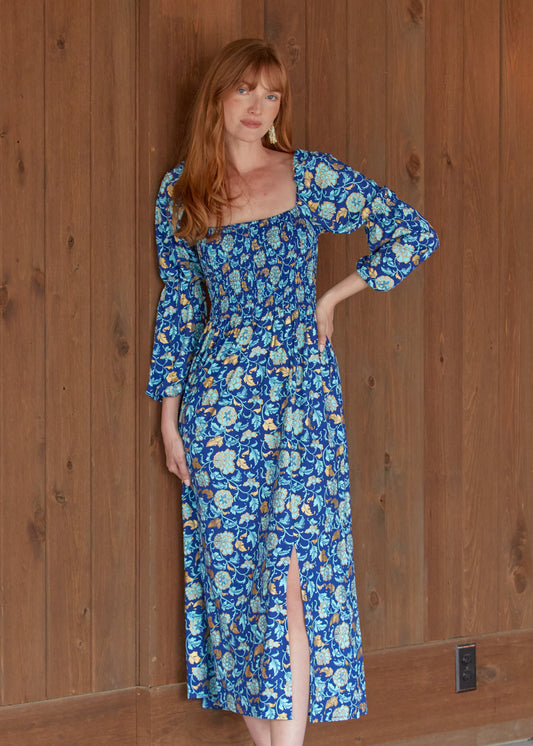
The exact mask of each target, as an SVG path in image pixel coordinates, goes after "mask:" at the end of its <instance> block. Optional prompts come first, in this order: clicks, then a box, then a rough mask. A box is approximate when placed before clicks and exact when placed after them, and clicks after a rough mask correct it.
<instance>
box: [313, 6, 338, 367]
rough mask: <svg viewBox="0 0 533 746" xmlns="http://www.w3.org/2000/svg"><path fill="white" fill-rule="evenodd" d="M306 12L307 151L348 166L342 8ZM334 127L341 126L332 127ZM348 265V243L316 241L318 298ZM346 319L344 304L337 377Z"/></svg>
mask: <svg viewBox="0 0 533 746" xmlns="http://www.w3.org/2000/svg"><path fill="white" fill-rule="evenodd" d="M306 7H307V14H306V22H305V23H306V49H307V54H306V69H307V89H308V90H307V147H308V148H309V150H320V151H323V152H328V153H332V154H333V155H335V156H336V157H337V158H340V159H341V160H346V139H347V138H346V129H345V127H344V123H345V122H346V117H347V106H346V80H347V78H346V67H344V66H342V65H341V66H340V65H338V64H337V61H336V58H335V50H336V49H337V48H338V47H339V45H340V46H341V47H342V48H346V5H345V3H344V2H338V3H334V4H333V5H326V4H322V3H320V4H318V3H307V6H306ZM309 50H313V51H312V53H309ZM332 121H336V122H341V123H342V124H341V126H337V127H332V125H331V123H332ZM348 263H349V259H348V255H347V239H346V237H344V236H340V235H337V236H333V235H331V234H323V235H322V236H321V238H320V241H319V253H318V274H317V298H319V297H320V295H322V293H323V292H324V291H325V290H327V289H328V288H330V287H331V286H332V285H334V284H335V283H336V282H338V281H339V280H341V279H342V278H343V277H344V276H345V275H346V267H347V266H348ZM345 315H346V305H345V304H344V305H343V306H341V307H339V308H338V309H336V311H335V329H336V332H335V333H334V335H333V340H332V342H333V347H334V348H335V352H336V354H337V358H338V361H339V368H340V372H341V377H343V374H344V361H343V355H344V352H345V351H344V349H343V347H344V345H343V344H342V340H343V337H344V329H345ZM336 340H339V344H338V345H337V344H336Z"/></svg>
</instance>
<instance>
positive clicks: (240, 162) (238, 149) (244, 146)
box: [226, 140, 270, 175]
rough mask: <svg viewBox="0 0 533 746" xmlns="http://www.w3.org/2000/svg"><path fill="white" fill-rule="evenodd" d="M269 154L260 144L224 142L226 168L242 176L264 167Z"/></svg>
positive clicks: (238, 141)
mask: <svg viewBox="0 0 533 746" xmlns="http://www.w3.org/2000/svg"><path fill="white" fill-rule="evenodd" d="M269 153H270V151H269V150H268V148H265V147H264V146H263V144H262V143H261V142H257V141H256V142H253V143H248V142H242V140H237V141H226V168H227V169H228V171H235V172H236V173H238V174H241V175H244V174H246V173H247V172H249V171H254V170H255V169H258V168H261V167H263V166H265V165H266V163H267V161H268V158H269Z"/></svg>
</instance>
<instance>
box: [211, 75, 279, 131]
mask: <svg viewBox="0 0 533 746" xmlns="http://www.w3.org/2000/svg"><path fill="white" fill-rule="evenodd" d="M280 99H281V94H280V92H279V91H274V90H272V89H271V88H270V86H269V81H268V79H267V78H266V77H265V76H262V77H261V79H260V80H259V82H258V83H257V85H256V87H255V88H252V87H251V84H250V83H248V82H247V81H246V80H243V81H241V83H239V85H238V86H237V88H235V90H233V91H230V92H229V93H228V94H226V96H225V97H224V98H223V100H222V104H223V107H224V130H225V133H226V140H228V139H230V140H232V139H234V140H241V141H244V142H255V141H256V140H261V138H262V137H263V136H264V135H265V134H266V132H267V131H268V128H269V127H270V125H271V124H272V122H273V121H274V119H275V118H276V116H277V114H278V112H279V106H280Z"/></svg>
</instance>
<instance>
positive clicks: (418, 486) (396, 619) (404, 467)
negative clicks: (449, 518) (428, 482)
mask: <svg viewBox="0 0 533 746" xmlns="http://www.w3.org/2000/svg"><path fill="white" fill-rule="evenodd" d="M387 22H388V28H387V46H388V64H387V67H388V70H387V72H388V87H387V93H388V95H387V119H388V134H387V147H388V153H387V183H388V185H389V186H390V187H391V188H392V189H394V190H395V191H397V192H398V193H399V195H400V196H401V198H402V199H403V200H405V201H406V202H408V203H409V204H411V205H413V206H414V207H416V208H418V209H420V210H422V209H423V206H424V205H423V192H424V174H423V153H424V126H423V123H424V90H425V88H424V50H425V13H424V5H423V3H422V2H420V1H419V0H403V1H402V2H396V3H390V4H389V5H388V17H387ZM387 301H388V304H387V309H386V310H387V313H388V316H387V318H386V324H385V337H384V341H383V342H384V345H385V346H386V348H388V354H387V357H388V360H387V366H386V369H385V374H386V389H387V423H386V431H385V457H384V458H385V470H386V471H385V522H386V537H387V538H386V553H387V565H386V578H387V586H386V614H387V645H388V646H390V647H396V646H398V645H407V644H409V643H415V642H422V640H423V633H424V600H425V596H424V593H425V588H424V524H423V515H424V487H423V479H424V472H423V469H424V462H423V454H424V440H423V426H424V414H423V407H424V366H423V349H424V347H423V345H424V333H423V332H424V323H423V319H424V315H423V314H424V276H423V271H420V270H419V271H417V272H415V273H414V274H413V275H412V276H411V277H409V279H408V280H406V281H405V282H404V283H402V285H401V286H400V287H399V288H397V289H396V290H395V291H393V294H391V295H390V296H388V297H387Z"/></svg>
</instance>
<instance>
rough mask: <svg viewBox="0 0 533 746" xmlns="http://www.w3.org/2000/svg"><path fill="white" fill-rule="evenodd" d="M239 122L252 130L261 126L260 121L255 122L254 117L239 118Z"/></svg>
mask: <svg viewBox="0 0 533 746" xmlns="http://www.w3.org/2000/svg"><path fill="white" fill-rule="evenodd" d="M241 124H243V125H244V126H245V127H249V128H250V129H253V130H255V129H257V128H258V127H260V126H261V122H256V121H255V119H241Z"/></svg>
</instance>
